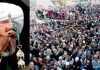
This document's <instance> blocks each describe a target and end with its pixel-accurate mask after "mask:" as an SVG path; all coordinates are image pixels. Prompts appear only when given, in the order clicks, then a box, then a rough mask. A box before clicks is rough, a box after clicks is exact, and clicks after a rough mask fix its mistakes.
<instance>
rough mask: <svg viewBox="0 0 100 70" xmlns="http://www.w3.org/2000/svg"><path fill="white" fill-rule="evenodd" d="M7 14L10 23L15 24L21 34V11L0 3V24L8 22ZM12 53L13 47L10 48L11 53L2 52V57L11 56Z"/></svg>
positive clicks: (18, 8) (10, 5) (22, 16)
mask: <svg viewBox="0 0 100 70" xmlns="http://www.w3.org/2000/svg"><path fill="white" fill-rule="evenodd" d="M9 14H10V16H11V17H10V18H11V23H12V24H15V26H16V28H17V30H18V31H19V33H21V31H22V29H23V25H24V14H23V10H22V9H21V8H20V7H19V6H17V5H15V4H11V3H4V2H1V3H0V22H4V21H9V16H8V15H9ZM14 52H15V47H13V48H11V51H7V52H4V53H3V54H2V56H4V57H5V56H9V55H11V54H13V53H14Z"/></svg>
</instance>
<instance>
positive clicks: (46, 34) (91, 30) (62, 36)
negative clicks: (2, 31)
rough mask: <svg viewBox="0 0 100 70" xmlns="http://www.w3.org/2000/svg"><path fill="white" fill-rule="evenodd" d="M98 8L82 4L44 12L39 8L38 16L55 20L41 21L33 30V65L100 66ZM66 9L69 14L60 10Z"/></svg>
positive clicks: (51, 69) (70, 69)
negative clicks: (36, 28)
mask: <svg viewBox="0 0 100 70" xmlns="http://www.w3.org/2000/svg"><path fill="white" fill-rule="evenodd" d="M99 8H100V6H81V5H80V6H77V7H75V8H70V9H68V10H66V9H65V8H63V10H62V9H59V10H53V11H52V12H51V10H49V11H48V12H47V13H46V14H45V15H44V14H43V11H42V15H41V14H40V11H38V10H37V11H38V13H39V14H38V13H37V11H36V14H37V17H38V18H39V19H45V17H46V18H49V19H56V21H53V20H51V21H50V22H48V23H43V24H39V27H38V30H35V31H34V33H32V32H30V69H31V70H100V11H99ZM65 11H66V12H68V13H67V14H66V15H65V14H64V13H61V12H65ZM50 12H51V13H50ZM61 14H62V15H61ZM69 17H70V19H68V18H69ZM66 18H67V19H66ZM58 19H60V20H58ZM57 20H58V21H57ZM61 20H68V21H61ZM35 25H37V26H38V24H35ZM33 30H34V28H33Z"/></svg>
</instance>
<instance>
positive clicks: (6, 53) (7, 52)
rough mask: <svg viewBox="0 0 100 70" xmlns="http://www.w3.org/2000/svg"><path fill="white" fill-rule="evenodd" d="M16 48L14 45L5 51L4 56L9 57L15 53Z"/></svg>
mask: <svg viewBox="0 0 100 70" xmlns="http://www.w3.org/2000/svg"><path fill="white" fill-rule="evenodd" d="M15 50H16V45H15V46H14V47H12V48H11V49H10V50H9V51H8V50H7V51H6V52H3V53H2V57H7V56H10V55H12V54H14V53H15Z"/></svg>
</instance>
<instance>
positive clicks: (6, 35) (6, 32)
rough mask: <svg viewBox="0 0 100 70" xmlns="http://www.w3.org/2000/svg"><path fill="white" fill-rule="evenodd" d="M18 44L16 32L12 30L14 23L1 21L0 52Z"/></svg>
mask: <svg viewBox="0 0 100 70" xmlns="http://www.w3.org/2000/svg"><path fill="white" fill-rule="evenodd" d="M15 44H16V32H15V31H14V30H12V24H11V23H6V22H0V53H1V52H5V51H9V49H10V48H12V47H14V46H15Z"/></svg>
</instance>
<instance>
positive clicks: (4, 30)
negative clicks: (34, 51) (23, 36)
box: [0, 2, 24, 70]
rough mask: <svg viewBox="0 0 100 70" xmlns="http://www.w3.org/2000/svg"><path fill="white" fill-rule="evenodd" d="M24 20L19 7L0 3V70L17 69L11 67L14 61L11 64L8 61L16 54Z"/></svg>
mask: <svg viewBox="0 0 100 70" xmlns="http://www.w3.org/2000/svg"><path fill="white" fill-rule="evenodd" d="M23 19H24V16H23V11H22V9H21V8H20V7H19V6H17V5H14V4H10V3H4V2H1V3H0V60H1V63H0V69H2V70H16V69H17V68H14V67H12V66H11V63H13V61H11V62H10V63H9V62H8V60H9V59H10V56H12V55H13V54H15V52H16V44H17V40H19V34H20V33H21V31H22V28H23ZM18 43H19V42H18ZM15 65H17V64H15ZM3 66H5V67H4V68H3Z"/></svg>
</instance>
